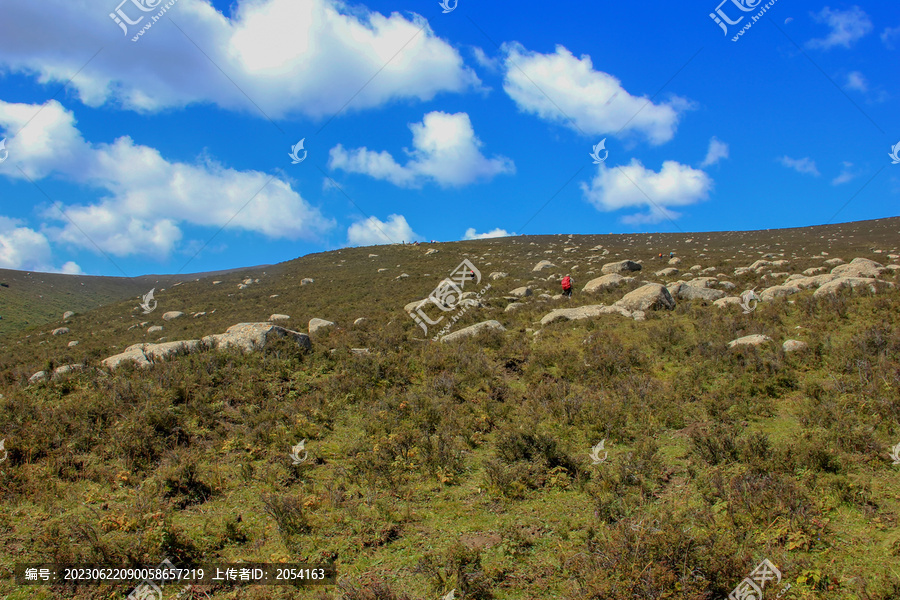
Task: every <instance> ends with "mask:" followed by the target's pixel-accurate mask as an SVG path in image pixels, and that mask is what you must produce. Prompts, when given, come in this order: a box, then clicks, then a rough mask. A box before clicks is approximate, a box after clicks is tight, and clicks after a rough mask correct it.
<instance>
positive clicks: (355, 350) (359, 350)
mask: <svg viewBox="0 0 900 600" xmlns="http://www.w3.org/2000/svg"><path fill="white" fill-rule="evenodd" d="M435 252H437V250H435ZM350 354H355V355H356V356H366V355H367V354H371V350H369V349H368V348H350Z"/></svg>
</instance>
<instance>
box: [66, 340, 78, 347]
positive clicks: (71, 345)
mask: <svg viewBox="0 0 900 600" xmlns="http://www.w3.org/2000/svg"><path fill="white" fill-rule="evenodd" d="M67 345H68V347H69V348H74V347H75V346H77V345H78V342H77V341H75V340H72V341H71V342H69V343H68V344H67Z"/></svg>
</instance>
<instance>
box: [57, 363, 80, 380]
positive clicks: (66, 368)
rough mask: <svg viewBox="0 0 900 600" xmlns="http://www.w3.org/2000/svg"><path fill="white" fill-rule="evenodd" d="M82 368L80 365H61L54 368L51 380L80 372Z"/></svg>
mask: <svg viewBox="0 0 900 600" xmlns="http://www.w3.org/2000/svg"><path fill="white" fill-rule="evenodd" d="M83 368H84V365H82V364H74V365H62V366H60V367H56V368H55V369H53V378H54V379H55V378H57V377H60V376H62V375H65V374H66V373H73V372H75V371H80V370H82V369H83Z"/></svg>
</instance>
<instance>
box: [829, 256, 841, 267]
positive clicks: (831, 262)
mask: <svg viewBox="0 0 900 600" xmlns="http://www.w3.org/2000/svg"><path fill="white" fill-rule="evenodd" d="M825 264H826V265H828V266H831V267H834V266H837V265H842V264H844V260H843V259H840V258H829V259H828V260H826V261H825Z"/></svg>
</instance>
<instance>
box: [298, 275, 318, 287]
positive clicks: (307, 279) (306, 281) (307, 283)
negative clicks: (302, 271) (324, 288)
mask: <svg viewBox="0 0 900 600" xmlns="http://www.w3.org/2000/svg"><path fill="white" fill-rule="evenodd" d="M315 281H316V280H315V279H310V278H309V277H304V278H303V279H301V280H300V285H309V284H310V283H315Z"/></svg>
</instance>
